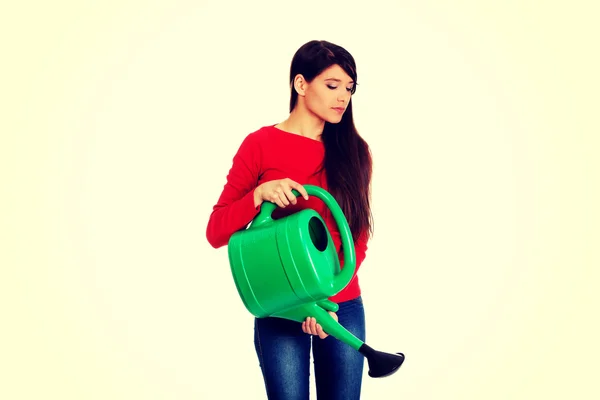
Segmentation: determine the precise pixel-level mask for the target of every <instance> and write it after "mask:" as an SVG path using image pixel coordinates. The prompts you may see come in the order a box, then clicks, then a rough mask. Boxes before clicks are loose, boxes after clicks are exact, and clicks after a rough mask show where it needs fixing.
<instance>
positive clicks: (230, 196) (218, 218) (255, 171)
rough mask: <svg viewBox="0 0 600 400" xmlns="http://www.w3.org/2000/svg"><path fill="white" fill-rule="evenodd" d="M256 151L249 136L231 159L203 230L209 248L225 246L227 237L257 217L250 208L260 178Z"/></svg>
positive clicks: (258, 155) (254, 209)
mask: <svg viewBox="0 0 600 400" xmlns="http://www.w3.org/2000/svg"><path fill="white" fill-rule="evenodd" d="M260 157H261V155H260V147H259V144H258V143H257V142H256V140H255V137H254V136H253V135H248V136H247V137H246V138H245V139H244V141H243V142H242V144H241V145H240V147H239V149H238V151H237V153H236V154H235V156H234V157H233V164H232V166H231V168H230V170H229V173H228V175H227V181H226V183H225V186H224V188H223V191H222V192H221V196H220V197H219V199H218V201H217V203H216V204H215V205H214V207H213V210H212V213H211V214H210V218H209V220H208V224H207V227H206V238H207V240H208V242H209V243H210V245H211V246H212V247H214V248H219V247H222V246H224V245H226V244H227V243H228V241H229V238H230V237H231V235H233V234H234V233H235V232H237V231H238V230H240V229H242V228H244V227H245V226H246V225H248V223H250V221H252V219H253V218H254V217H255V216H256V215H257V214H258V212H259V210H260V206H259V207H254V189H255V188H256V186H257V185H258V179H259V176H260V169H261V162H260Z"/></svg>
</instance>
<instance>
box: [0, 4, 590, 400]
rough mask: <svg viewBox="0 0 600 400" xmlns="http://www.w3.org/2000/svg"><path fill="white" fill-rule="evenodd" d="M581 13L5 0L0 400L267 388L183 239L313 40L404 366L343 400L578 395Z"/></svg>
mask: <svg viewBox="0 0 600 400" xmlns="http://www.w3.org/2000/svg"><path fill="white" fill-rule="evenodd" d="M17 4H18V5H17ZM592 4H593V2H588V3H587V4H586V2H584V1H572V2H537V1H518V2H517V1H505V2H494V1H454V2H444V1H441V0H437V1H435V0H422V1H398V2H391V1H390V2H388V1H375V0H373V1H368V2H354V1H346V2H334V3H330V2H319V1H309V0H307V1H303V2H283V1H279V2H277V1H262V0H261V1H252V2H246V1H237V2H225V1H224V2H216V1H181V0H172V1H168V2H167V1H164V2H148V1H133V0H120V1H103V2H95V3H92V2H75V1H59V2H40V1H38V2H33V1H26V2H19V3H14V4H12V5H3V6H2V7H1V11H0V15H1V17H0V21H1V23H0V37H1V39H0V41H1V43H2V47H1V49H2V55H1V57H2V63H1V66H0V68H1V71H2V74H1V75H0V83H1V85H0V88H1V89H0V92H1V93H2V94H1V103H0V106H1V108H0V123H1V124H2V126H1V143H0V153H1V157H0V174H1V177H2V181H1V185H2V186H1V193H0V194H1V196H0V204H1V211H0V217H1V220H0V227H1V228H0V229H1V230H0V234H1V236H0V262H1V270H0V271H1V275H0V285H1V290H0V300H1V301H0V310H1V314H0V315H1V320H0V321H1V322H0V323H1V324H2V327H1V329H0V335H1V337H2V339H1V340H0V397H1V398H3V399H7V400H9V399H11V400H13V399H62V400H66V399H82V400H83V399H85V400H92V399H98V400H99V399H102V400H106V399H111V400H116V399H128V400H132V399H144V400H151V399H178V400H185V399H225V398H234V399H262V398H265V395H264V388H263V382H262V376H261V374H260V369H259V365H258V361H257V359H256V355H255V352H254V347H253V341H252V336H253V327H252V316H251V315H250V314H249V313H248V312H247V311H246V310H245V309H244V307H243V304H242V302H241V300H240V298H239V296H238V294H237V292H236V290H235V286H234V284H233V281H232V278H231V274H230V271H229V265H228V260H227V252H226V248H225V247H223V248H220V249H218V250H215V249H213V248H211V247H210V246H209V244H208V242H207V241H206V237H205V228H206V223H207V221H208V217H209V215H210V212H211V210H212V206H213V205H214V203H215V202H216V200H217V199H218V196H219V194H220V192H221V190H222V188H223V185H224V184H225V177H226V174H227V172H228V170H229V168H230V166H231V161H232V158H233V155H234V154H235V152H236V151H237V148H238V147H239V144H240V143H241V141H242V140H243V138H244V137H245V136H246V135H247V134H249V133H251V132H253V131H255V130H257V129H258V128H260V127H262V126H264V125H268V124H275V123H278V122H280V121H281V120H283V119H285V118H286V117H287V107H288V101H289V87H288V73H289V64H290V61H291V59H292V56H293V54H294V52H295V51H296V49H297V48H298V47H299V46H301V45H302V44H304V43H305V42H307V41H309V40H313V39H324V40H329V41H332V42H334V43H336V44H339V45H342V46H344V47H345V48H346V49H347V50H349V51H350V52H351V53H352V54H353V55H354V57H355V59H356V62H357V65H358V83H359V86H358V90H357V92H356V94H355V96H354V98H353V100H352V101H353V103H354V115H355V122H356V125H357V127H358V129H359V132H360V133H361V135H362V136H363V137H364V138H365V139H366V140H367V141H368V143H369V144H370V146H371V148H372V152H373V157H374V178H373V207H374V208H373V212H374V217H375V236H374V238H373V239H372V241H371V242H370V243H369V250H368V253H367V259H366V260H365V262H364V264H363V266H362V268H361V272H360V275H359V276H360V282H361V286H362V289H363V298H364V301H365V309H366V316H367V329H368V336H367V342H368V343H369V344H370V345H371V346H372V347H374V348H376V349H380V350H383V351H389V352H397V351H401V352H404V353H405V354H406V363H405V364H404V366H403V367H402V368H401V370H400V371H399V372H398V373H397V374H395V375H393V376H392V377H389V378H385V379H380V380H375V379H372V378H369V377H368V376H367V375H366V370H365V379H364V384H363V398H364V399H369V400H370V399H376V400H379V399H381V400H384V399H444V400H454V399H456V400H458V399H460V400H466V399H486V400H496V399H498V400H499V399H502V400H505V399H542V398H543V399H559V398H573V399H575V398H576V399H578V400H583V399H592V398H594V399H597V398H598V396H599V393H598V388H597V385H596V384H593V383H592V382H593V380H595V379H596V378H597V375H598V369H597V365H596V361H595V360H597V359H598V356H600V354H599V346H598V337H600V330H599V328H598V321H597V318H598V306H599V305H600V304H599V301H598V296H597V286H598V278H599V277H600V276H599V274H598V266H600V262H599V261H600V259H599V257H598V245H599V243H600V240H599V239H600V236H599V223H600V220H599V212H598V204H600V197H599V191H598V183H599V179H598V178H599V174H598V172H599V169H600V168H599V167H600V163H598V161H597V153H598V150H600V149H599V146H598V139H597V135H598V133H600V129H599V124H598V117H597V115H598V114H597V113H598V109H599V105H600V104H599V99H598V93H599V90H600V85H599V79H598V71H599V70H600V63H599V59H598V52H597V40H598V37H599V34H600V32H599V31H598V28H597V21H596V18H595V17H594V16H595V15H597V11H598V10H597V9H596V10H593V9H592ZM289 157H293V158H294V159H296V160H297V161H298V162H302V157H303V154H299V153H296V152H295V151H294V149H289ZM313 392H314V386H313Z"/></svg>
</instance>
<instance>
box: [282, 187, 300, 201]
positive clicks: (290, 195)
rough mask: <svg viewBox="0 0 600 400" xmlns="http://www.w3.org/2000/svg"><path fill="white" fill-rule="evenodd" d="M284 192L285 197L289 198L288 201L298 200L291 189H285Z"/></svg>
mask: <svg viewBox="0 0 600 400" xmlns="http://www.w3.org/2000/svg"><path fill="white" fill-rule="evenodd" d="M284 194H285V197H286V199H287V200H289V202H290V203H292V204H296V203H297V202H298V200H297V199H296V196H294V193H292V190H291V189H285V190H284Z"/></svg>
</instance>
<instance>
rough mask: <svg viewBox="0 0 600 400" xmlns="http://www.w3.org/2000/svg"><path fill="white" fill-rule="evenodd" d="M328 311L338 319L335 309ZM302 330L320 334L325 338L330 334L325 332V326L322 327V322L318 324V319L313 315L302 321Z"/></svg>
mask: <svg viewBox="0 0 600 400" xmlns="http://www.w3.org/2000/svg"><path fill="white" fill-rule="evenodd" d="M327 312H328V313H329V315H331V316H332V317H333V319H335V320H336V321H337V320H338V317H337V315H336V313H334V312H333V311H327ZM302 331H303V332H304V333H308V334H310V335H319V337H320V338H321V339H325V338H326V337H327V336H329V335H328V334H327V333H325V331H324V330H323V327H321V324H317V320H316V319H314V318H313V317H308V318H306V320H305V321H304V322H303V323H302Z"/></svg>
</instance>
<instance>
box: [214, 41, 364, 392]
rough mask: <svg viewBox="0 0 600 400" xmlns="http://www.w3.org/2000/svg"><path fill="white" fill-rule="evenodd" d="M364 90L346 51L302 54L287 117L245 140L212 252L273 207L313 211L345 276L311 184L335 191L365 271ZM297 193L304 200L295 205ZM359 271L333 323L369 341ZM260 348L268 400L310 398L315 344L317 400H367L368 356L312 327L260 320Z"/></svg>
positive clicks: (322, 44)
mask: <svg viewBox="0 0 600 400" xmlns="http://www.w3.org/2000/svg"><path fill="white" fill-rule="evenodd" d="M356 81H357V74H356V66H355V62H354V59H353V57H352V55H350V53H348V52H347V51H346V50H345V49H344V48H342V47H340V46H337V45H335V44H332V43H329V42H327V41H310V42H308V43H306V44H304V45H303V46H302V47H300V48H299V49H298V51H297V52H296V54H295V55H294V57H293V59H292V63H291V69H290V86H291V99H290V114H289V117H288V118H287V119H286V120H284V121H283V122H281V123H279V124H276V125H268V126H264V127H262V128H260V129H258V130H257V131H255V132H253V133H251V134H249V135H248V136H246V138H245V139H244V140H243V142H242V144H241V146H240V148H239V150H238V152H237V153H236V155H235V156H234V158H233V165H232V167H231V169H230V171H229V174H228V175H227V183H226V184H225V187H224V189H223V192H222V194H221V196H220V198H219V200H218V202H217V204H216V205H215V206H214V208H213V212H212V214H211V216H210V220H209V222H208V226H207V232H206V234H207V239H208V241H209V242H210V244H211V245H212V246H213V247H215V248H218V247H221V246H224V245H226V244H227V242H228V240H229V238H230V237H231V235H232V234H233V233H235V232H236V231H238V230H240V229H243V228H245V227H246V226H247V224H248V223H249V222H250V221H251V220H252V219H253V218H254V217H255V216H256V215H257V214H258V212H259V211H260V206H261V204H262V203H263V202H265V201H269V202H273V203H275V204H277V205H278V206H279V207H278V208H277V209H276V210H275V211H274V212H273V218H281V217H282V216H285V215H289V214H290V213H293V212H296V211H298V210H301V209H303V208H307V207H309V208H313V209H314V210H316V211H317V212H319V213H320V214H321V215H322V216H323V218H324V220H325V222H326V225H327V228H328V229H329V231H330V233H331V235H332V238H333V241H334V243H335V245H336V248H337V250H338V254H339V255H340V261H341V262H342V268H343V251H342V250H341V241H340V234H339V231H338V228H337V224H336V223H335V221H334V220H333V217H332V215H331V213H330V212H329V209H328V208H327V207H326V206H325V204H324V203H323V202H322V201H321V200H320V199H317V198H314V197H310V198H309V196H308V195H307V193H306V190H305V189H304V188H303V186H302V185H305V184H311V185H316V186H320V187H322V188H324V189H325V190H327V191H328V192H329V193H330V194H331V195H332V196H333V197H334V198H335V199H336V200H337V202H338V203H339V205H340V207H341V208H342V210H343V212H344V215H345V216H346V219H347V220H348V224H349V226H350V230H351V232H352V235H353V239H354V243H355V250H356V272H358V270H359V268H360V265H361V263H362V262H363V260H364V259H365V254H366V250H367V241H368V238H369V237H370V235H371V232H372V224H371V221H372V218H371V210H370V184H371V171H372V161H371V154H370V150H369V147H368V145H367V143H366V142H365V141H364V140H363V139H362V138H361V137H360V136H359V134H358V132H357V131H356V128H355V127H354V122H353V119H352V101H351V98H352V95H353V94H354V92H355V90H356V84H357V82H356ZM292 189H296V190H297V191H298V192H299V193H300V194H301V196H298V197H296V196H294V195H293V194H292V192H291V190H292ZM356 272H355V275H354V277H353V279H352V280H351V281H350V283H349V284H348V285H347V286H346V287H345V288H344V289H343V290H342V291H341V292H340V293H338V294H337V295H335V296H333V297H331V298H330V300H331V301H333V302H335V303H338V304H339V310H338V312H337V313H333V312H331V314H332V316H333V317H334V318H335V319H337V320H338V321H339V323H340V324H341V325H343V326H344V327H345V328H346V329H347V330H348V331H350V332H352V333H353V334H354V335H355V336H356V337H358V338H359V339H361V340H362V341H365V314H364V309H363V303H362V298H361V290H360V286H359V281H358V277H357V276H356ZM312 337H315V340H312ZM316 337H318V338H319V339H316ZM254 343H255V348H256V353H257V356H258V359H259V365H260V367H261V369H262V373H263V377H264V380H265V386H266V391H267V395H268V397H269V398H270V399H308V398H309V374H310V351H311V344H312V351H313V358H314V368H315V380H316V391H317V396H318V398H320V399H329V400H335V399H344V400H352V399H358V398H359V397H360V390H361V383H362V374H363V365H364V357H363V355H361V354H360V353H359V352H357V351H356V350H354V349H353V348H351V347H350V346H349V345H347V344H345V343H343V342H341V341H339V340H337V339H335V338H334V337H328V335H327V333H326V332H324V331H323V329H322V327H321V326H320V325H319V324H316V323H315V320H314V318H311V317H309V318H307V319H306V321H304V322H303V323H302V324H300V323H298V322H295V321H290V320H285V319H281V318H259V319H255V326H254Z"/></svg>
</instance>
